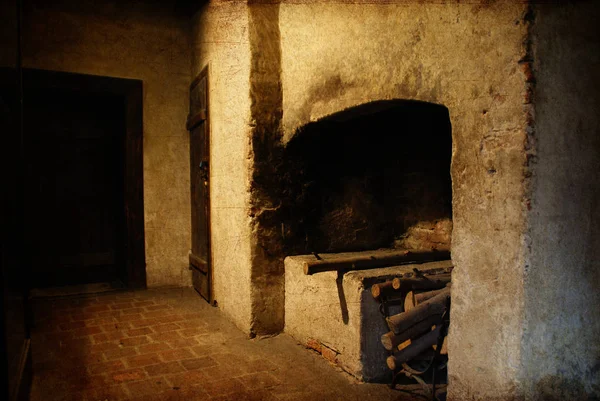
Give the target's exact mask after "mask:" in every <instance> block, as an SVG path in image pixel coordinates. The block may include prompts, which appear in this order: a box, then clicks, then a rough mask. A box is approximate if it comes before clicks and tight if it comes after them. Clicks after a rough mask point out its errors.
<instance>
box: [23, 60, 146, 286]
mask: <svg viewBox="0 0 600 401" xmlns="http://www.w3.org/2000/svg"><path fill="white" fill-rule="evenodd" d="M141 102H142V83H141V81H136V80H128V79H119V78H108V77H97V76H90V75H82V74H71V73H60V72H50V71H41V70H27V71H25V72H24V132H25V148H26V149H27V153H28V154H29V156H28V157H29V159H28V160H27V161H26V165H27V172H26V173H27V179H26V184H25V193H26V201H25V203H26V205H25V206H26V210H27V212H26V216H27V217H26V223H25V224H26V232H27V240H28V247H29V250H30V252H29V255H28V256H29V263H30V264H31V272H32V286H33V287H35V288H47V287H64V286H73V285H83V284H86V285H89V284H92V283H95V284H99V283H112V284H113V285H115V284H116V285H117V286H119V285H120V286H123V285H127V286H128V287H130V288H144V287H145V285H146V280H145V262H144V235H143V234H144V231H143V192H142V188H143V187H142V184H143V177H142V146H141V140H142V104H141Z"/></svg>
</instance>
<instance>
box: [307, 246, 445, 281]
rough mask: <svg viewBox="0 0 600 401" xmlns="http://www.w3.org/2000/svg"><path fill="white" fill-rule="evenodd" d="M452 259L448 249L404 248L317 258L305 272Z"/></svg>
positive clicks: (362, 268) (357, 268) (308, 265)
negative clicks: (385, 251) (375, 253)
mask: <svg viewBox="0 0 600 401" xmlns="http://www.w3.org/2000/svg"><path fill="white" fill-rule="evenodd" d="M446 259H450V252H448V251H419V250H402V251H398V252H390V253H387V254H383V255H378V256H374V255H368V254H366V255H357V256H351V257H344V258H331V259H324V258H322V259H320V260H319V259H316V258H315V260H311V261H306V262H304V266H303V268H304V274H308V275H310V274H315V273H321V272H326V271H332V270H342V269H343V270H364V269H373V268H377V267H387V266H393V265H396V264H403V263H409V262H428V261H430V262H434V261H438V260H446Z"/></svg>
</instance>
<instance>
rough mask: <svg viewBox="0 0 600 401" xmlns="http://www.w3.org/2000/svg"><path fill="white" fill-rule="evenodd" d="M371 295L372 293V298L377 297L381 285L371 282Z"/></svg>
mask: <svg viewBox="0 0 600 401" xmlns="http://www.w3.org/2000/svg"><path fill="white" fill-rule="evenodd" d="M371 295H373V298H375V299H379V296H380V295H381V287H380V286H379V284H373V285H372V286H371Z"/></svg>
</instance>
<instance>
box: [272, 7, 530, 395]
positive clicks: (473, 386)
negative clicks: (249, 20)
mask: <svg viewBox="0 0 600 401" xmlns="http://www.w3.org/2000/svg"><path fill="white" fill-rule="evenodd" d="M311 3H312V2H311ZM311 3H307V4H282V5H281V10H280V27H281V46H282V84H283V94H284V96H283V110H284V114H283V123H282V126H283V138H284V142H287V141H289V140H290V138H292V137H293V136H294V135H295V132H296V130H297V128H298V127H301V126H302V125H304V124H306V123H308V122H310V121H314V120H317V119H319V118H321V117H323V116H325V115H328V114H331V113H334V112H337V111H339V110H342V109H345V108H348V107H352V106H355V105H358V104H362V103H366V102H370V101H374V100H381V99H412V100H420V101H426V102H431V103H438V104H442V105H444V106H446V107H447V108H448V110H449V113H450V120H451V123H452V135H453V161H452V187H453V223H454V229H453V238H452V259H453V261H454V264H455V270H454V273H453V275H454V278H453V294H454V295H453V315H452V319H453V321H452V326H451V332H450V344H449V352H450V367H449V369H450V370H449V375H450V378H449V380H450V398H451V399H454V400H463V399H470V398H476V399H488V400H490V399H494V398H498V397H506V396H509V395H512V394H513V390H514V388H515V385H516V383H515V377H516V375H517V369H518V364H519V361H520V355H519V350H520V337H521V335H520V332H521V322H522V320H521V316H522V304H523V299H522V274H523V251H522V249H523V248H522V247H523V245H522V242H523V238H522V237H523V230H524V224H525V221H524V207H523V196H524V193H525V183H524V181H525V171H524V163H525V149H524V144H525V139H526V135H527V133H526V131H525V126H526V113H525V110H524V109H523V103H524V97H525V95H526V91H525V87H526V86H525V75H524V74H523V72H522V69H521V66H520V64H519V61H520V60H521V59H522V58H523V56H524V55H525V51H526V49H525V47H524V46H523V41H524V39H525V37H526V35H527V32H528V29H527V26H528V22H527V21H526V20H525V16H526V11H527V9H526V7H525V6H524V5H519V4H512V2H510V3H507V2H498V3H493V4H483V3H482V4H428V3H427V2H425V3H420V4H416V3H412V2H401V1H399V2H397V4H391V2H386V3H387V4H383V5H378V4H372V2H365V3H367V4H311ZM475 321H476V322H477V325H474V324H473V322H475ZM482 339H485V341H482ZM498 399H502V398H498Z"/></svg>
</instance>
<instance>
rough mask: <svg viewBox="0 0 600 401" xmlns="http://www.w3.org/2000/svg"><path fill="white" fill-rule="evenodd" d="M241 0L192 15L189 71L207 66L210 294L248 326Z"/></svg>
mask: <svg viewBox="0 0 600 401" xmlns="http://www.w3.org/2000/svg"><path fill="white" fill-rule="evenodd" d="M248 35H249V33H248V7H247V6H246V4H245V2H230V1H213V2H210V3H209V4H207V5H205V6H204V7H203V8H202V9H201V10H200V11H199V12H198V13H196V15H194V17H193V34H192V37H193V62H192V74H193V75H194V76H196V75H197V74H198V73H199V72H200V71H201V70H202V69H203V68H204V67H205V66H207V65H208V67H209V72H208V74H209V81H208V85H209V109H210V152H211V156H210V157H211V168H210V198H211V208H210V212H211V239H212V262H213V265H212V266H213V267H212V268H213V290H214V297H215V300H216V301H217V304H218V306H219V307H220V308H221V310H222V311H223V312H224V313H226V314H227V315H228V316H229V317H230V318H231V319H232V320H233V321H234V322H235V323H236V324H237V325H238V326H239V327H240V328H241V329H242V330H243V331H245V332H250V326H251V317H250V310H251V299H250V296H251V295H250V275H251V264H250V239H251V236H250V235H251V232H250V219H249V217H248V204H249V195H248V181H249V172H248V167H249V164H248V152H249V138H250V129H251V124H250V95H249V92H250V84H249V81H248V77H249V76H250V48H249V36H248Z"/></svg>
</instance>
